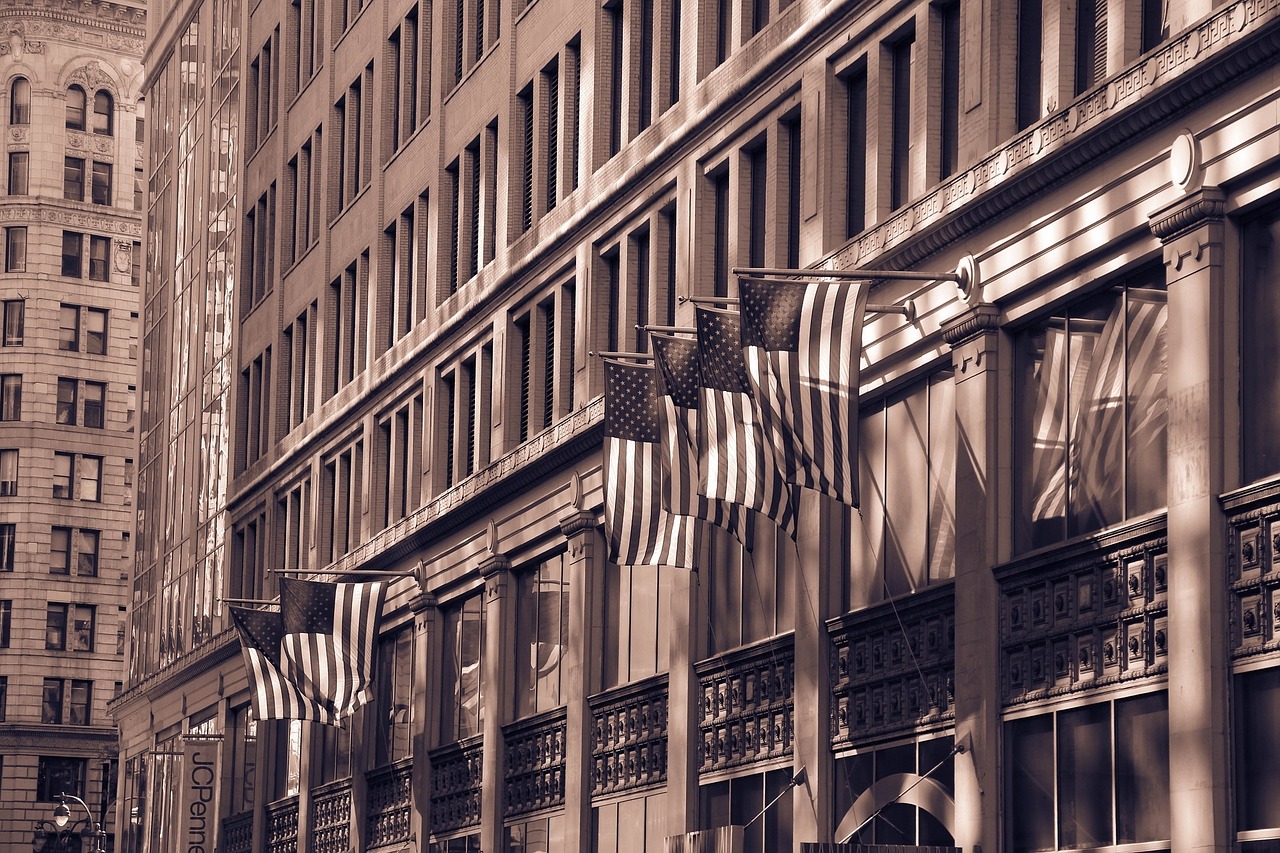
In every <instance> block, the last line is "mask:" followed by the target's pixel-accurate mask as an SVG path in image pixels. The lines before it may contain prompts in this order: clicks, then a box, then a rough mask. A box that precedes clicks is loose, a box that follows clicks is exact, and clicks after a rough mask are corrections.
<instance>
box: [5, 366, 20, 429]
mask: <svg viewBox="0 0 1280 853" xmlns="http://www.w3.org/2000/svg"><path fill="white" fill-rule="evenodd" d="M21 419H22V374H20V373H6V374H3V375H0V421H17V420H21Z"/></svg>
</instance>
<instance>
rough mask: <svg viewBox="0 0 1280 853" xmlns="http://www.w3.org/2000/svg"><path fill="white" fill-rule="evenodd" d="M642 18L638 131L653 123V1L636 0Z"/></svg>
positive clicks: (638, 81)
mask: <svg viewBox="0 0 1280 853" xmlns="http://www.w3.org/2000/svg"><path fill="white" fill-rule="evenodd" d="M634 2H635V5H636V9H637V13H638V14H639V16H640V21H639V23H640V58H639V67H638V68H636V77H637V80H636V83H637V89H638V91H637V93H636V129H637V131H641V130H644V129H645V128H647V127H648V126H649V125H650V124H652V123H653V63H654V51H653V47H654V45H653V0H634Z"/></svg>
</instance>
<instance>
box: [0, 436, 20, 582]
mask: <svg viewBox="0 0 1280 853" xmlns="http://www.w3.org/2000/svg"><path fill="white" fill-rule="evenodd" d="M18 456H19V452H18V449H17V448H6V449H4V450H0V498H12V497H15V496H17V494H18ZM0 527H3V528H8V529H9V533H10V536H9V539H8V540H7V541H8V547H9V551H10V553H9V569H8V570H9V571H12V569H13V554H12V550H13V541H12V532H13V531H12V528H13V525H12V524H8V525H0Z"/></svg>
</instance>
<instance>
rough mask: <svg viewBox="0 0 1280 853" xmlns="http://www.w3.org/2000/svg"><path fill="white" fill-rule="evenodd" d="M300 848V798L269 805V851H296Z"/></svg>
mask: <svg viewBox="0 0 1280 853" xmlns="http://www.w3.org/2000/svg"><path fill="white" fill-rule="evenodd" d="M297 849H298V798H297V797H296V796H295V797H290V798H289V799H287V800H280V801H279V802H275V803H271V804H270V805H268V806H267V853H294V851H296V850H297Z"/></svg>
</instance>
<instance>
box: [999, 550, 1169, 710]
mask: <svg viewBox="0 0 1280 853" xmlns="http://www.w3.org/2000/svg"><path fill="white" fill-rule="evenodd" d="M1162 532H1163V531H1158V532H1157V533H1156V534H1152V533H1148V534H1147V535H1146V536H1144V537H1141V538H1140V539H1139V540H1138V541H1133V540H1130V541H1126V542H1121V543H1118V544H1116V545H1114V546H1112V547H1110V548H1103V549H1098V548H1094V549H1093V550H1075V551H1073V552H1071V553H1070V554H1066V555H1062V556H1060V557H1059V558H1058V559H1057V560H1054V559H1052V558H1050V559H1043V558H1042V559H1038V560H1037V561H1036V562H1035V563H1034V564H1031V565H1028V566H1015V567H1012V568H1011V569H1008V570H1002V571H998V572H997V580H998V581H999V583H1000V646H1001V655H1000V684H1001V695H1002V696H1003V699H1004V702H1005V704H1006V705H1013V704H1019V703H1025V702H1030V701H1035V700H1038V699H1043V698H1047V697H1050V696H1060V695H1065V694H1069V693H1075V692H1079V691H1085V690H1091V689H1095V688H1098V687H1102V686H1105V685H1110V684H1115V683H1118V682H1121V681H1128V680H1133V679H1141V678H1148V677H1151V676H1155V675H1161V674H1164V673H1165V672H1166V671H1167V663H1168V648H1169V637H1168V632H1169V625H1168V615H1167V613H1168V603H1167V599H1168V554H1167V547H1168V546H1167V540H1166V539H1165V538H1164V536H1163V535H1158V534H1159V533H1162Z"/></svg>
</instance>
